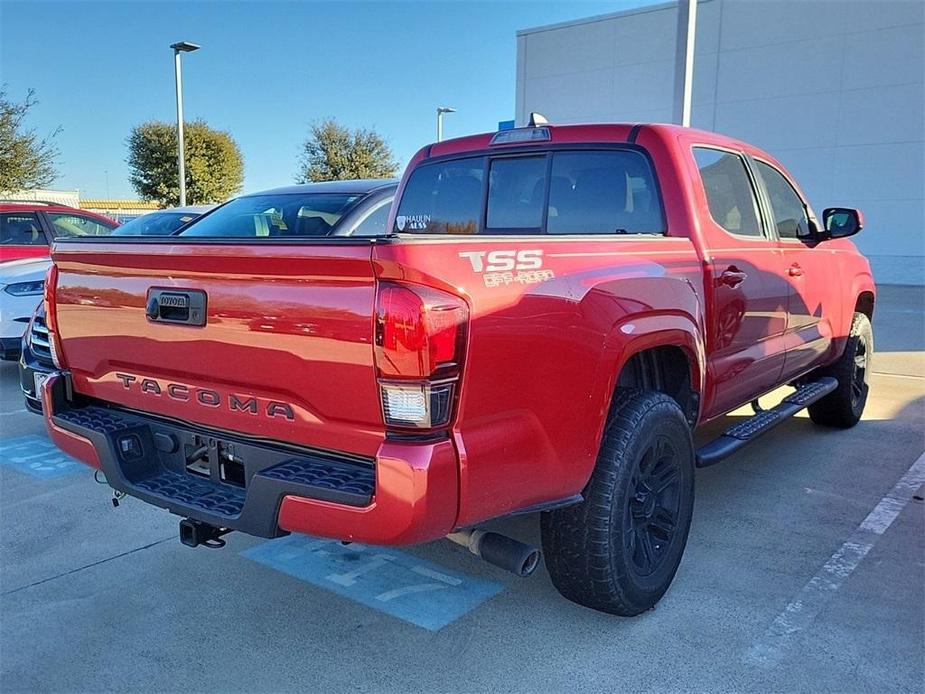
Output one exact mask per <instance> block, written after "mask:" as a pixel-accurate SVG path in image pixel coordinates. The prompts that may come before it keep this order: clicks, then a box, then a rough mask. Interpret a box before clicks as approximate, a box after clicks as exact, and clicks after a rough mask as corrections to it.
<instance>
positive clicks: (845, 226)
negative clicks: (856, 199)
mask: <svg viewBox="0 0 925 694" xmlns="http://www.w3.org/2000/svg"><path fill="white" fill-rule="evenodd" d="M822 224H823V225H824V226H825V236H826V238H830V239H842V238H845V237H846V236H854V235H855V234H856V233H858V232H859V231H860V230H861V229H863V228H864V215H862V214H861V211H860V210H855V209H853V208H851V207H829V208H827V209H825V210H824V211H823V212H822Z"/></svg>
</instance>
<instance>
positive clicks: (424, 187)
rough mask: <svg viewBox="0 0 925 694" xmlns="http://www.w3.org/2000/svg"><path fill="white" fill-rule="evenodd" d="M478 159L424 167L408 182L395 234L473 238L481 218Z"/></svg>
mask: <svg viewBox="0 0 925 694" xmlns="http://www.w3.org/2000/svg"><path fill="white" fill-rule="evenodd" d="M484 169H485V161H484V159H482V158H481V157H477V158H472V159H456V160H453V161H448V162H438V163H435V164H424V165H422V166H419V167H417V168H416V169H415V170H414V171H413V172H412V173H411V177H410V178H409V179H408V183H407V185H406V186H405V192H404V195H402V198H401V204H400V205H399V207H398V212H397V214H396V215H395V231H396V232H414V233H424V234H475V233H477V231H478V227H479V218H480V217H481V215H482V179H483V176H484Z"/></svg>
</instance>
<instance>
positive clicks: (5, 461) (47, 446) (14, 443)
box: [0, 434, 83, 479]
mask: <svg viewBox="0 0 925 694" xmlns="http://www.w3.org/2000/svg"><path fill="white" fill-rule="evenodd" d="M0 465H6V466H8V467H11V468H13V469H14V470H18V471H19V472H24V473H26V474H28V475H32V476H33V477H38V478H40V479H51V478H53V477H63V476H64V475H70V474H71V473H74V472H78V471H79V470H81V469H83V466H82V465H81V464H80V463H79V462H77V461H76V460H74V459H73V458H71V457H70V456H68V455H66V454H65V453H63V452H62V451H61V449H59V448H58V447H57V446H55V444H53V443H52V442H51V441H50V440H49V439H48V437H46V436H38V435H36V434H30V435H29V436H19V437H17V438H13V439H0Z"/></svg>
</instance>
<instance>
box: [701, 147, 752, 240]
mask: <svg viewBox="0 0 925 694" xmlns="http://www.w3.org/2000/svg"><path fill="white" fill-rule="evenodd" d="M694 159H695V161H696V162H697V168H698V169H700V179H701V180H702V181H703V190H704V192H705V193H706V196H707V205H708V206H709V208H710V216H711V217H713V221H714V222H716V223H717V224H719V225H720V226H721V227H723V229H725V230H726V231H728V232H729V233H730V234H738V235H740V236H756V237H760V236H762V232H761V224H760V223H759V222H758V201H757V199H756V198H755V189H754V187H753V186H752V183H751V179H750V178H749V176H748V170H747V169H746V168H745V160H744V159H743V158H742V157H740V156H739V155H738V154H734V153H732V152H726V151H723V150H719V149H709V148H707V147H695V148H694Z"/></svg>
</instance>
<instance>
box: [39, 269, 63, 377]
mask: <svg viewBox="0 0 925 694" xmlns="http://www.w3.org/2000/svg"><path fill="white" fill-rule="evenodd" d="M57 287H58V267H57V266H56V265H51V267H49V268H48V272H47V273H46V274H45V289H44V294H43V296H42V301H43V302H44V303H45V326H46V327H47V328H48V351H49V352H51V360H52V361H53V362H54V363H55V366H56V367H58V368H59V369H60V368H62V367H63V364H64V362H63V361H62V359H61V350H60V348H59V345H58V313H57V307H56V305H55V290H56V289H57Z"/></svg>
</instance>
